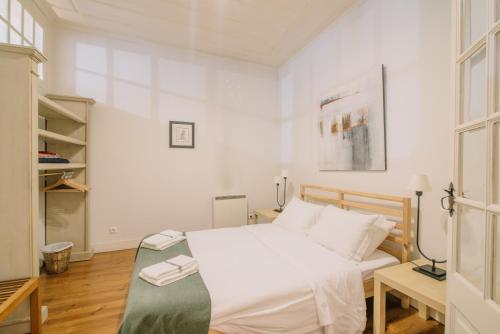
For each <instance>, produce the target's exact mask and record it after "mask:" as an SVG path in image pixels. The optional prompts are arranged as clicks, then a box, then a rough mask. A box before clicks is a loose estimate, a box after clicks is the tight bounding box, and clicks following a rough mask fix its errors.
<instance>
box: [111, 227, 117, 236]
mask: <svg viewBox="0 0 500 334" xmlns="http://www.w3.org/2000/svg"><path fill="white" fill-rule="evenodd" d="M116 233H118V227H116V226H111V227H110V228H109V234H116Z"/></svg>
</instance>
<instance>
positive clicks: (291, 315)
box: [187, 224, 366, 334]
mask: <svg viewBox="0 0 500 334" xmlns="http://www.w3.org/2000/svg"><path fill="white" fill-rule="evenodd" d="M187 238H188V243H189V247H190V249H191V251H192V253H193V256H194V257H195V258H196V259H197V261H198V263H199V270H200V274H201V276H202V278H203V280H204V282H205V284H206V286H207V289H208V291H209V293H210V297H211V301H212V315H211V322H210V327H211V328H212V329H215V330H219V331H221V332H223V333H234V334H249V333H252V334H253V333H263V332H264V333H267V334H275V333H288V334H304V333H335V334H336V333H342V334H355V333H356V334H358V333H362V331H363V330H364V327H365V323H366V303H365V297H364V290H363V280H362V275H361V271H360V269H359V267H358V266H357V265H356V264H354V263H353V262H351V261H347V260H345V259H344V258H342V257H341V256H339V255H337V254H335V253H334V252H332V251H329V250H327V249H325V248H324V247H321V246H319V245H318V244H316V243H314V242H313V241H311V240H309V239H307V238H305V237H302V236H300V237H299V236H297V235H294V234H293V233H289V232H286V231H285V230H284V229H281V228H280V227H277V226H275V225H274V224H258V225H251V226H244V227H239V228H224V229H217V230H205V231H198V232H190V233H187Z"/></svg>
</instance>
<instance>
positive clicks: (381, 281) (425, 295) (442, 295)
mask: <svg viewBox="0 0 500 334" xmlns="http://www.w3.org/2000/svg"><path fill="white" fill-rule="evenodd" d="M413 262H415V263H416V264H418V265H422V264H427V263H429V261H426V260H422V259H420V260H415V261H413ZM414 267H415V265H414V264H413V263H411V262H406V263H403V264H400V265H397V266H393V267H388V268H383V269H380V270H376V271H375V273H374V279H375V282H374V284H375V291H374V295H373V308H374V310H373V333H374V334H382V333H385V297H386V296H385V294H386V292H388V291H391V290H392V289H394V290H398V291H399V292H401V293H403V294H405V295H407V296H408V297H410V298H413V299H415V300H416V301H417V302H418V314H419V315H420V317H422V318H424V319H428V318H429V308H432V309H435V310H436V311H438V312H440V313H443V314H444V313H445V308H446V281H437V280H435V279H433V278H430V277H428V276H425V275H423V274H420V273H418V272H416V271H414V270H413V268H414Z"/></svg>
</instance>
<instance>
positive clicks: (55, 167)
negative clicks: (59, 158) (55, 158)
mask: <svg viewBox="0 0 500 334" xmlns="http://www.w3.org/2000/svg"><path fill="white" fill-rule="evenodd" d="M84 168H86V165H85V164H84V163H69V164H38V170H69V169H84Z"/></svg>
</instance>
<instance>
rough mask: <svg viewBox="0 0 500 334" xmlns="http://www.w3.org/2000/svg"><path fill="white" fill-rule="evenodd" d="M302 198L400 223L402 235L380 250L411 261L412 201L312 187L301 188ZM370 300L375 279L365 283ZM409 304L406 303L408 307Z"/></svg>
mask: <svg viewBox="0 0 500 334" xmlns="http://www.w3.org/2000/svg"><path fill="white" fill-rule="evenodd" d="M300 198H301V199H302V200H304V201H310V202H316V203H327V204H334V205H336V206H338V207H339V208H342V209H348V210H350V209H357V210H358V211H360V212H363V213H376V214H382V215H384V216H386V217H387V218H389V219H390V220H392V221H395V222H396V227H395V228H396V229H397V230H400V231H401V235H400V236H395V235H393V234H390V235H389V236H388V237H387V239H386V240H385V241H384V242H383V243H382V244H381V245H380V246H379V247H378V249H380V250H382V251H384V252H386V253H389V254H391V255H393V256H394V257H396V258H397V259H399V261H400V262H401V263H404V262H408V260H409V251H410V242H411V237H410V228H411V199H410V198H409V197H399V196H391V195H381V194H375V193H367V192H360V191H353V190H344V189H338V188H330V187H323V186H315V185H309V184H301V185H300ZM363 284H364V288H365V296H366V298H369V297H373V278H371V279H368V280H365V281H364V283H363ZM406 303H407V301H403V306H406V305H404V304H406Z"/></svg>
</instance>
